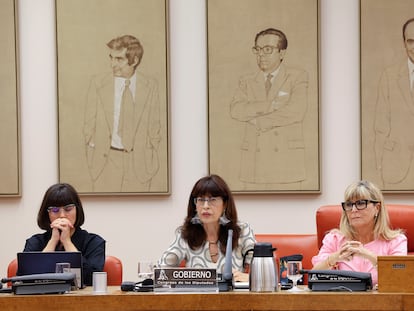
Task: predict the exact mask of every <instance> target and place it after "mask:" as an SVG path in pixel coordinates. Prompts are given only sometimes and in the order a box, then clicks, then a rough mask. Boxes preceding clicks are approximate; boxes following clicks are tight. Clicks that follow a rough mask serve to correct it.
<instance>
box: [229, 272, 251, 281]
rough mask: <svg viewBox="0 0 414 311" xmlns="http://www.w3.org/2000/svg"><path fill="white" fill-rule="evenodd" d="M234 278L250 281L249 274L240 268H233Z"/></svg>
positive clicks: (235, 279)
mask: <svg viewBox="0 0 414 311" xmlns="http://www.w3.org/2000/svg"><path fill="white" fill-rule="evenodd" d="M233 279H234V281H236V282H249V274H248V273H243V272H241V271H239V270H233Z"/></svg>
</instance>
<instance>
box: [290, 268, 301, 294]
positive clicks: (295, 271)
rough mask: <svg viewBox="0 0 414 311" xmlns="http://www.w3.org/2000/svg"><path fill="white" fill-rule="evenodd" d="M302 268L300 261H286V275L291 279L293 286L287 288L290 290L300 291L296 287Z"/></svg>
mask: <svg viewBox="0 0 414 311" xmlns="http://www.w3.org/2000/svg"><path fill="white" fill-rule="evenodd" d="M301 270H302V261H288V262H287V277H288V279H289V280H292V282H293V287H292V288H291V289H289V290H288V291H290V292H297V291H302V290H303V289H300V288H299V287H298V281H299V280H300V279H301V278H302V274H301V273H300V271H301Z"/></svg>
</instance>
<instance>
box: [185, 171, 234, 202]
mask: <svg viewBox="0 0 414 311" xmlns="http://www.w3.org/2000/svg"><path fill="white" fill-rule="evenodd" d="M228 194H229V189H228V187H227V185H226V184H225V183H224V182H220V180H218V178H216V177H215V176H214V175H211V176H208V177H207V178H205V179H201V180H200V181H199V182H198V183H197V184H196V185H195V186H194V189H193V192H192V193H191V196H192V198H193V199H194V198H197V197H200V196H204V195H210V196H212V197H222V198H223V201H227V200H228Z"/></svg>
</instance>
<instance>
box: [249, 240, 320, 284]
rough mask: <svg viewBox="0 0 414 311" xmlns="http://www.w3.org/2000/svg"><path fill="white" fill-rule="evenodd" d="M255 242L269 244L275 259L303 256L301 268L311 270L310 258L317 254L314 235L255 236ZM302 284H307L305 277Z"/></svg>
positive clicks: (316, 242)
mask: <svg viewBox="0 0 414 311" xmlns="http://www.w3.org/2000/svg"><path fill="white" fill-rule="evenodd" d="M255 237H256V241H257V242H269V243H272V246H273V247H274V248H276V249H277V250H276V259H277V262H279V260H278V259H279V258H281V257H284V256H289V255H295V254H301V255H303V260H302V268H303V269H312V257H313V256H315V255H316V254H318V250H319V249H318V240H317V236H316V234H255ZM304 283H305V284H307V275H305V278H304Z"/></svg>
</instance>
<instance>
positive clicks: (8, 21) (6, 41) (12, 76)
mask: <svg viewBox="0 0 414 311" xmlns="http://www.w3.org/2000/svg"><path fill="white" fill-rule="evenodd" d="M0 25H1V27H0V46H1V47H2V57H1V60H0V94H1V97H2V112H1V114H0V143H1V146H2V148H1V149H2V151H1V152H0V172H1V173H0V174H1V178H0V196H20V195H21V163H20V162H21V161H20V160H21V154H20V114H19V82H18V67H19V62H18V48H17V47H18V40H17V1H15V0H3V1H0Z"/></svg>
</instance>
